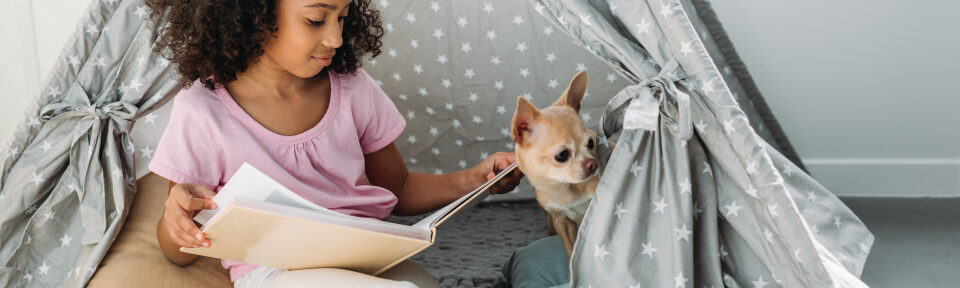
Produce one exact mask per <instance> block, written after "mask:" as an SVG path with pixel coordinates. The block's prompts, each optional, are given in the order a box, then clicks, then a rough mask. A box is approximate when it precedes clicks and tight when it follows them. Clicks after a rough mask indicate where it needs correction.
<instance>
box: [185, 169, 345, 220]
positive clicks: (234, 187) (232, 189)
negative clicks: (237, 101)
mask: <svg viewBox="0 0 960 288" xmlns="http://www.w3.org/2000/svg"><path fill="white" fill-rule="evenodd" d="M238 197H240V198H245V199H250V200H259V201H268V202H274V203H278V204H283V205H288V206H295V207H300V208H307V209H311V210H316V211H321V212H322V213H324V214H333V215H335V214H341V213H338V212H336V211H332V210H330V209H327V208H324V207H321V206H319V205H317V204H314V203H313V202H310V201H308V200H307V199H303V197H300V195H297V194H295V193H293V191H290V190H289V189H287V188H286V187H283V185H280V183H277V181H274V180H273V179H271V178H270V177H269V176H267V175H266V174H263V172H260V170H257V168H254V167H253V165H250V164H249V163H246V162H244V163H243V165H241V166H240V169H237V172H236V173H234V174H233V176H231V177H230V181H227V184H226V185H224V186H223V189H220V191H219V192H217V195H216V196H214V197H213V201H214V202H216V203H217V209H210V210H202V211H200V213H197V216H195V217H193V219H194V220H197V222H199V223H200V224H201V225H205V224H206V223H207V222H208V221H210V219H211V218H213V216H214V215H216V214H217V213H218V212H220V211H221V210H223V209H224V208H226V207H227V205H230V203H231V202H233V200H234V199H235V198H238Z"/></svg>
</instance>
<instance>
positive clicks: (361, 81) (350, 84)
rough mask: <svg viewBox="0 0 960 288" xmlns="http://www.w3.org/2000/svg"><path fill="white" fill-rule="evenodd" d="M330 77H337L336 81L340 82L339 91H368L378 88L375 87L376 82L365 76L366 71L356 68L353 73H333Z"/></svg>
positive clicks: (368, 75)
mask: <svg viewBox="0 0 960 288" xmlns="http://www.w3.org/2000/svg"><path fill="white" fill-rule="evenodd" d="M331 75H334V76H335V77H337V80H338V81H339V82H340V87H341V89H345V90H355V89H359V90H368V89H371V88H380V86H379V85H377V82H376V80H374V79H373V77H370V74H367V71H366V70H363V68H357V70H354V71H353V72H343V73H338V72H333V73H331Z"/></svg>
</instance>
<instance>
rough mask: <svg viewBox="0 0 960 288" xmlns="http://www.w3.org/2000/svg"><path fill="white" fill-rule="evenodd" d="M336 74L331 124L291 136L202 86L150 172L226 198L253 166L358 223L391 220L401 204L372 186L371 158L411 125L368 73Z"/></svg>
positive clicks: (169, 131) (183, 104) (188, 97)
mask: <svg viewBox="0 0 960 288" xmlns="http://www.w3.org/2000/svg"><path fill="white" fill-rule="evenodd" d="M329 74H330V104H329V108H328V109H327V112H326V114H325V115H324V116H323V119H322V120H320V122H319V123H317V125H316V126H314V127H313V128H310V130H307V131H305V132H303V133H300V134H297V135H291V136H284V135H280V134H277V133H274V132H273V131H270V130H269V129H267V128H266V127H264V126H262V125H260V123H259V122H257V121H256V120H254V119H253V117H251V116H250V115H249V114H247V113H246V112H245V111H244V110H243V108H241V107H240V105H238V104H237V102H236V101H234V100H233V97H232V96H230V94H229V92H227V90H226V89H224V88H223V87H222V86H218V89H217V90H216V91H210V90H209V89H207V88H206V87H204V86H203V84H202V83H200V82H199V81H198V82H195V83H194V84H193V85H191V86H190V87H189V88H186V89H183V90H181V91H180V92H179V94H177V96H175V97H174V99H173V107H172V108H173V109H172V111H171V112H170V122H169V124H168V125H167V128H166V130H164V132H163V136H162V138H160V143H159V144H157V150H156V152H155V154H154V156H153V160H152V161H151V162H150V166H149V168H150V171H153V172H154V173H156V174H158V175H160V176H163V177H164V178H167V179H169V180H170V181H173V182H177V183H199V184H203V185H204V186H207V187H208V188H210V189H212V190H213V191H220V188H222V187H223V185H224V184H226V182H227V181H228V180H230V177H231V176H232V175H233V173H234V172H236V171H237V169H239V168H240V165H241V164H243V162H249V163H250V164H251V165H253V166H254V167H256V168H257V169H258V170H260V171H262V172H263V173H265V174H267V175H268V176H270V177H271V178H273V179H275V180H277V181H278V182H280V184H283V185H284V186H285V187H287V188H288V189H290V190H291V191H293V192H295V193H297V194H299V195H300V196H303V197H304V198H306V199H308V200H310V201H312V202H313V203H316V204H317V205H320V206H323V207H326V208H329V209H331V210H334V211H337V212H340V213H344V214H348V215H353V216H360V217H371V218H377V219H383V218H385V217H387V216H389V215H390V211H392V210H393V206H394V205H396V203H397V198H396V196H395V195H394V194H393V193H392V192H390V191H389V190H387V189H384V188H381V187H378V186H374V185H371V184H370V181H369V180H368V179H367V176H366V174H365V173H364V167H365V166H364V154H369V153H372V152H376V151H378V150H380V149H382V148H384V147H386V146H387V145H389V144H390V143H392V142H393V140H394V139H396V138H397V136H399V135H400V133H401V132H403V128H404V126H405V125H406V122H405V121H404V119H403V116H402V115H401V114H400V113H399V112H397V108H396V106H394V105H393V102H392V101H390V98H388V97H387V95H386V94H385V93H384V92H383V90H381V89H380V87H379V86H377V84H376V83H375V82H374V80H373V79H372V78H370V75H368V74H367V72H366V71H364V70H362V69H358V70H357V72H356V74H355V75H350V74H339V73H336V72H332V71H331V72H329ZM223 267H224V268H228V269H230V278H231V280H236V279H237V278H240V277H241V276H243V275H244V274H246V273H247V272H250V271H251V270H253V269H255V268H257V266H256V265H252V264H246V263H240V262H233V261H227V260H224V261H223Z"/></svg>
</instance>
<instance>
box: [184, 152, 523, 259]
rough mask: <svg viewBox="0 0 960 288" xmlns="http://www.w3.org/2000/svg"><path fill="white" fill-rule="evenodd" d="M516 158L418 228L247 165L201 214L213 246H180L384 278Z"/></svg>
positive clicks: (506, 171)
mask: <svg viewBox="0 0 960 288" xmlns="http://www.w3.org/2000/svg"><path fill="white" fill-rule="evenodd" d="M515 169H516V163H514V164H513V165H511V166H509V167H508V168H507V169H504V170H503V171H501V172H500V173H498V174H497V176H496V177H494V178H493V179H491V180H490V181H488V182H487V183H485V184H484V185H482V186H480V187H478V188H477V189H475V190H474V191H472V192H470V193H467V194H466V195H464V196H462V197H461V198H459V199H457V200H456V201H453V202H451V203H450V204H448V205H446V206H444V207H443V208H440V209H438V210H437V211H435V212H433V213H432V214H430V215H429V216H427V217H425V218H423V219H422V220H421V221H419V222H417V223H416V224H413V225H403V224H397V223H390V222H386V221H381V220H378V219H370V218H362V217H355V216H350V215H346V214H341V213H339V212H335V211H332V210H329V209H326V208H323V207H321V206H319V205H316V204H314V203H312V202H310V201H307V200H306V199H303V198H302V197H300V196H299V195H297V194H295V193H293V192H292V191H290V190H288V189H286V187H283V185H280V184H279V183H277V182H276V181H274V180H273V179H271V178H270V177H268V176H267V175H266V174H263V173H262V172H260V171H259V170H257V169H256V168H254V167H253V166H251V165H250V164H248V163H244V164H243V165H242V166H241V167H240V169H238V170H237V172H236V173H235V174H234V175H233V176H232V177H231V179H230V181H228V182H227V184H226V185H224V187H223V189H221V190H220V192H219V193H218V194H217V196H215V197H214V199H213V200H214V201H215V202H217V207H218V209H215V210H204V211H202V212H201V213H198V214H197V215H196V217H194V219H195V220H197V222H199V223H200V224H201V225H203V228H202V231H203V232H204V234H205V235H206V236H207V238H208V239H210V244H211V245H210V247H206V248H203V247H201V248H185V247H181V248H180V251H181V252H185V253H191V254H197V255H202V256H207V257H213V258H220V259H227V260H233V261H240V262H244V263H251V264H257V265H261V266H269V267H276V268H282V269H289V270H296V269H307V268H320V267H335V268H343V269H349V270H353V271H357V272H361V273H366V274H371V275H378V274H380V273H382V272H384V271H386V270H388V269H390V268H391V267H393V266H394V265H396V264H398V263H400V262H401V261H403V260H406V259H408V258H410V257H412V256H413V255H416V254H417V253H419V252H420V251H423V250H424V249H426V248H427V247H429V246H430V245H432V244H433V243H434V241H435V239H436V227H437V226H438V225H440V224H442V223H443V222H445V221H446V220H448V219H450V218H451V217H452V216H454V215H455V214H457V213H458V212H460V211H463V210H466V209H469V208H470V207H472V206H474V205H476V204H477V203H478V202H480V201H482V200H483V199H484V198H485V197H486V196H487V195H489V193H488V192H487V190H488V189H489V188H490V187H491V186H492V185H493V184H496V183H497V182H498V181H500V180H502V179H503V178H504V177H506V175H508V174H509V173H511V172H512V171H513V170H515Z"/></svg>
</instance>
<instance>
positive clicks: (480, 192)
mask: <svg viewBox="0 0 960 288" xmlns="http://www.w3.org/2000/svg"><path fill="white" fill-rule="evenodd" d="M516 168H517V163H516V162H514V163H513V164H511V165H510V166H507V168H506V169H503V171H500V173H498V174H497V176H494V177H493V179H490V181H487V183H483V185H480V187H477V189H474V190H473V191H471V192H470V193H467V194H466V195H463V196H462V197H460V199H457V200H456V201H453V202H450V204H447V206H444V207H443V208H440V209H439V210H437V211H436V212H433V214H430V216H427V217H426V218H423V219H421V220H420V222H417V223H416V224H413V227H417V228H420V229H425V230H430V229H431V228H433V227H436V226H437V225H440V223H443V221H446V220H447V219H448V218H449V217H450V216H452V215H453V214H455V213H456V212H458V211H459V210H461V209H463V208H469V207H472V206H473V205H476V204H477V203H478V202H480V201H483V199H485V198H487V196H488V195H490V194H489V193H487V190H488V189H489V188H490V187H491V186H493V184H496V183H497V182H500V180H503V178H504V177H506V176H507V175H508V174H510V173H511V172H513V170H516Z"/></svg>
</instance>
